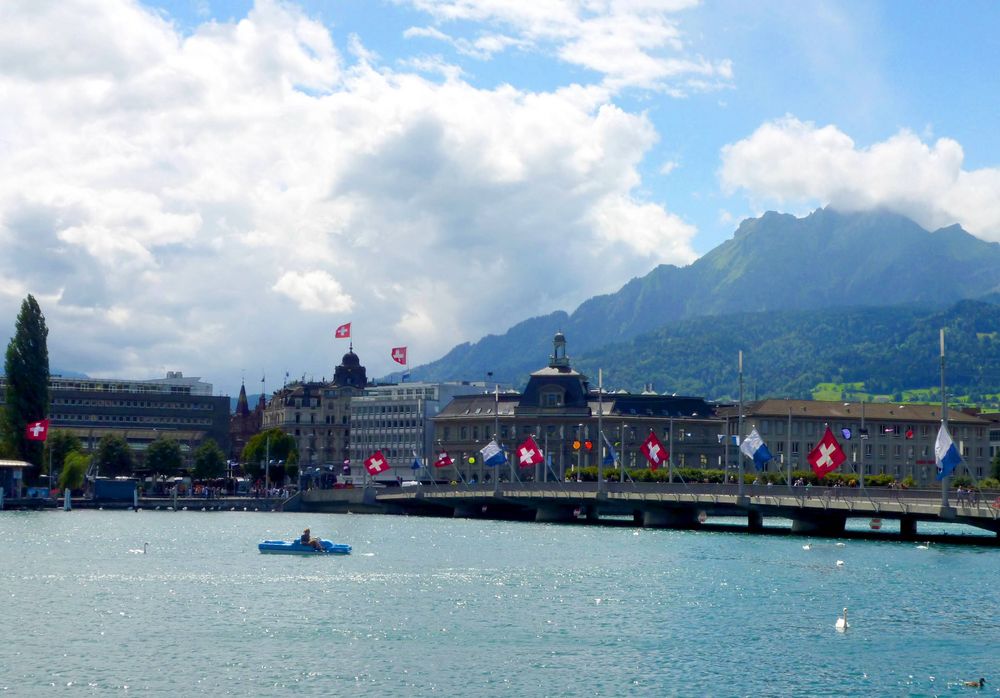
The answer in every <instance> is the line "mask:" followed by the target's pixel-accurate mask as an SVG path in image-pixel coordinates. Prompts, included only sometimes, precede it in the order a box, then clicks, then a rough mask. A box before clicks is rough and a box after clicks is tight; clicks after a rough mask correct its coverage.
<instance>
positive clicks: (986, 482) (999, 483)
mask: <svg viewBox="0 0 1000 698" xmlns="http://www.w3.org/2000/svg"><path fill="white" fill-rule="evenodd" d="M979 489H981V490H1000V480H997V479H996V478H995V477H984V478H983V479H982V480H980V481H979Z"/></svg>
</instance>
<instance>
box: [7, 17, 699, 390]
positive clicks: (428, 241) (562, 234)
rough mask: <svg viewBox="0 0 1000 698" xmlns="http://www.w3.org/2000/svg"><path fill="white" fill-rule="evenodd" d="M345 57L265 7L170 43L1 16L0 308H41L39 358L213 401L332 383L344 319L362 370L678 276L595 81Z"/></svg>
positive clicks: (686, 252)
mask: <svg viewBox="0 0 1000 698" xmlns="http://www.w3.org/2000/svg"><path fill="white" fill-rule="evenodd" d="M524 5H525V7H528V5H529V4H528V3H525V4H524ZM362 41H363V37H351V38H350V39H349V40H348V44H347V45H346V46H337V45H336V44H335V42H334V41H333V39H332V37H331V35H330V32H329V31H328V30H327V29H326V28H325V27H324V26H323V25H322V24H320V23H318V22H317V21H314V20H313V19H311V18H309V17H308V16H307V15H305V14H304V13H303V12H302V11H300V10H298V9H296V8H294V7H292V6H289V5H288V4H285V3H279V2H272V1H271V0H258V2H257V3H256V5H255V6H254V7H253V9H252V10H251V11H250V12H249V13H248V15H247V16H246V17H245V18H242V19H239V20H236V21H232V22H215V21H210V22H206V23H204V24H202V25H200V26H196V27H194V28H192V29H190V30H185V31H184V32H182V31H180V30H179V29H178V28H177V27H175V26H174V25H173V24H172V23H171V22H170V21H169V18H165V17H164V16H162V15H160V14H158V13H155V12H153V11H149V10H147V9H145V8H143V7H142V6H141V5H139V4H137V3H136V2H134V1H132V0H62V1H61V2H58V3H31V2H23V3H17V2H15V3H2V4H0V94H2V95H4V96H5V107H4V109H0V156H2V157H0V244H2V245H3V249H4V250H5V254H4V255H3V256H2V257H0V279H3V281H2V282H0V313H2V315H3V316H4V317H7V318H9V322H10V324H11V326H12V324H13V318H14V316H15V315H16V312H17V307H18V304H19V303H20V300H21V298H23V294H24V293H25V292H31V293H34V294H35V295H36V296H37V297H39V298H45V299H46V301H45V304H44V306H43V310H44V311H45V313H46V316H47V319H48V322H49V326H50V330H51V332H50V352H51V354H52V357H53V362H54V364H55V365H57V366H59V367H63V368H67V369H74V370H81V371H85V372H89V373H91V374H93V375H118V376H130V377H149V376H154V375H158V374H161V373H162V371H163V370H166V369H180V370H184V371H185V373H188V374H200V375H203V376H205V377H206V378H208V379H209V380H212V381H213V382H215V383H216V384H217V385H218V386H219V387H222V388H225V389H229V390H232V389H235V386H237V385H238V377H239V375H240V370H241V369H247V370H257V368H255V367H259V368H263V369H265V370H266V371H267V372H268V373H269V375H281V374H283V372H284V371H285V370H289V371H291V372H292V373H293V374H296V375H297V374H300V373H303V372H305V373H307V374H313V375H316V376H317V377H319V376H321V375H330V374H331V372H332V367H333V365H334V364H335V363H336V362H337V361H338V360H339V354H340V351H341V350H342V348H340V347H335V346H333V345H332V343H331V340H332V337H331V331H332V328H333V327H335V326H336V324H339V323H340V322H346V321H348V320H350V321H352V322H353V323H354V325H353V326H354V329H355V347H356V348H357V350H358V352H359V354H360V355H361V357H362V360H363V361H365V363H366V364H367V365H368V366H369V371H370V373H371V374H373V375H379V374H380V372H383V371H387V370H389V369H390V368H391V367H392V363H391V361H390V359H389V357H388V349H389V347H392V346H398V345H400V344H408V345H409V346H410V347H411V352H412V355H413V356H414V357H423V358H422V359H421V360H431V359H434V358H437V357H438V356H440V355H441V354H442V353H443V352H444V351H446V350H447V349H449V348H450V347H451V346H453V345H454V344H456V343H458V342H460V341H465V340H474V339H477V338H478V337H480V336H481V335H482V334H484V333H486V332H488V331H497V330H498V329H503V328H504V327H505V326H507V325H509V324H512V323H514V322H517V321H519V320H521V319H523V318H525V317H527V316H530V315H532V314H538V313H543V312H548V311H551V310H554V309H556V308H573V307H575V305H576V304H577V303H579V302H580V301H582V300H584V299H586V298H588V297H590V296H592V295H594V294H595V293H599V292H608V291H611V290H614V289H615V288H617V287H618V286H620V284H621V283H623V282H624V281H625V280H627V279H628V278H630V277H632V276H634V275H636V274H637V273H643V272H644V271H646V270H647V269H649V268H651V267H652V266H654V265H656V264H659V263H663V262H668V263H676V264H683V263H685V262H688V261H690V260H691V259H693V257H694V254H693V252H692V250H691V247H690V239H691V236H692V235H693V232H694V231H693V229H692V228H691V226H689V225H687V224H685V223H684V222H683V221H681V220H680V219H678V218H677V217H676V216H675V215H674V214H671V213H670V212H668V211H666V210H664V209H663V207H662V206H660V205H658V204H655V203H651V202H648V201H644V200H643V199H642V198H641V197H640V196H639V195H638V193H637V192H639V191H641V186H640V185H641V181H640V177H639V174H638V171H639V170H638V168H639V165H640V162H641V161H642V159H643V158H644V157H645V155H646V154H647V153H648V152H649V150H650V148H651V147H652V146H653V145H654V143H655V142H656V140H657V134H656V131H655V129H654V128H653V127H652V125H651V123H650V122H649V120H648V118H647V117H646V116H645V115H643V114H635V113H629V112H627V111H624V110H623V109H621V108H620V107H618V106H616V105H615V104H613V103H612V102H610V101H609V98H608V90H607V89H606V87H605V86H603V85H595V86H586V85H575V86H570V87H565V88H562V89H554V90H552V91H548V92H529V91H524V90H521V89H518V88H516V87H514V86H510V85H505V86H502V87H498V88H495V89H481V88H477V87H475V86H473V85H471V84H469V83H468V82H466V81H464V80H463V79H462V78H461V73H460V71H449V70H442V71H440V72H441V75H440V76H439V77H438V78H436V79H434V80H432V79H429V78H428V77H426V76H425V75H423V74H420V73H417V72H407V69H405V68H401V67H400V66H403V65H405V64H404V63H394V65H395V66H396V67H395V69H390V68H388V67H386V66H384V65H380V64H379V63H378V57H377V56H376V55H375V54H373V53H371V52H368V51H366V50H364V47H363V45H362V43H361V42H362ZM503 43H504V42H503V41H499V42H497V43H494V44H488V43H487V44H484V46H490V45H492V46H501V45H503ZM81 46H82V48H80V49H79V50H72V51H71V50H68V47H81ZM345 55H346V56H354V57H355V58H354V59H353V60H351V59H349V58H345ZM595 259H599V260H600V268H601V274H600V275H599V276H594V275H591V274H581V273H580V269H581V268H587V267H588V266H589V267H590V268H593V265H592V264H591V263H590V262H591V261H592V260H595ZM292 338H294V340H293V341H290V339H292Z"/></svg>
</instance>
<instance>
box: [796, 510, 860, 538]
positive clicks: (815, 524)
mask: <svg viewBox="0 0 1000 698" xmlns="http://www.w3.org/2000/svg"><path fill="white" fill-rule="evenodd" d="M846 524H847V517H846V516H845V515H843V514H832V513H829V512H827V513H822V514H812V515H809V516H802V515H800V516H797V517H794V518H793V519H792V533H814V534H816V535H819V536H839V535H841V534H842V533H843V532H844V528H845V526H846Z"/></svg>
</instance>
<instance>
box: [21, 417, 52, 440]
mask: <svg viewBox="0 0 1000 698" xmlns="http://www.w3.org/2000/svg"><path fill="white" fill-rule="evenodd" d="M48 436H49V420H47V419H42V420H40V421H37V422H28V426H27V427H26V428H25V430H24V437H25V438H26V439H27V440H28V441H45V439H46V438H48Z"/></svg>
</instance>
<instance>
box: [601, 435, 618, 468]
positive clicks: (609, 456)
mask: <svg viewBox="0 0 1000 698" xmlns="http://www.w3.org/2000/svg"><path fill="white" fill-rule="evenodd" d="M601 436H604V447H605V448H606V449H608V452H607V453H605V454H604V465H614V464H615V461H616V460H618V454H617V453H615V447H614V446H612V445H611V442H610V441H608V437H607V436H606V435H604V434H601Z"/></svg>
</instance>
